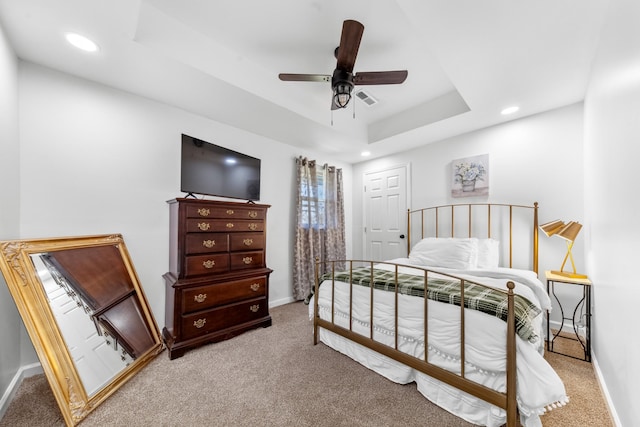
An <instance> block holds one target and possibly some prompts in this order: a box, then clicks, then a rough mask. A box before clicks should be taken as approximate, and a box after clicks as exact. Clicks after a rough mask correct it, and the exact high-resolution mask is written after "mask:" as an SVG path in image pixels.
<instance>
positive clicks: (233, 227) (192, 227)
mask: <svg viewBox="0 0 640 427" xmlns="http://www.w3.org/2000/svg"><path fill="white" fill-rule="evenodd" d="M212 231H228V232H236V231H238V232H242V231H264V221H262V220H256V221H251V220H240V219H228V220H226V219H196V218H191V219H188V220H187V233H203V232H212Z"/></svg>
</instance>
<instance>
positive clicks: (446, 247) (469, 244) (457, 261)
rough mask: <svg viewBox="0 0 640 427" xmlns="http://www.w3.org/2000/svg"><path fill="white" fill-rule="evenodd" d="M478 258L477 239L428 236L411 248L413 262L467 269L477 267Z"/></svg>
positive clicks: (410, 256) (410, 255)
mask: <svg viewBox="0 0 640 427" xmlns="http://www.w3.org/2000/svg"><path fill="white" fill-rule="evenodd" d="M477 258H478V242H477V239H461V238H451V237H447V238H436V237H427V238H425V239H422V240H420V241H419V242H418V243H417V244H416V245H415V246H414V247H413V249H412V250H411V253H410V254H409V260H410V261H411V263H412V264H416V265H425V266H429V267H443V268H455V269H461V270H467V269H471V268H475V267H476V264H477Z"/></svg>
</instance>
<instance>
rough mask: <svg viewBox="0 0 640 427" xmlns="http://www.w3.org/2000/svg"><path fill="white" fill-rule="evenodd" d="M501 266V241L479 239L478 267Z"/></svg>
mask: <svg viewBox="0 0 640 427" xmlns="http://www.w3.org/2000/svg"><path fill="white" fill-rule="evenodd" d="M499 266H500V241H499V240H496V239H478V263H477V265H476V267H477V268H498V267H499Z"/></svg>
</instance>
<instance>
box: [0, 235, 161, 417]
mask: <svg viewBox="0 0 640 427" xmlns="http://www.w3.org/2000/svg"><path fill="white" fill-rule="evenodd" d="M0 248H1V250H2V262H1V263H0V267H1V269H2V273H3V274H4V276H5V279H6V281H7V284H8V285H9V288H10V290H11V293H12V295H13V297H14V299H15V301H16V304H17V306H18V310H19V311H20V314H21V316H22V318H23V320H24V322H25V326H26V327H27V330H28V332H29V335H30V337H31V340H32V342H33V344H34V347H35V348H36V352H37V353H38V357H39V358H40V362H41V363H42V366H43V369H44V371H45V374H47V378H48V380H49V383H50V385H51V387H52V390H53V392H54V394H55V396H56V399H57V401H58V404H59V405H60V408H61V410H62V412H63V415H64V418H65V421H66V422H67V424H68V425H75V424H77V423H78V422H80V421H81V420H82V419H83V418H84V417H86V415H87V414H88V413H89V412H90V411H91V410H92V409H93V408H95V406H96V405H97V404H99V403H100V402H102V401H103V400H104V399H106V398H107V397H108V396H109V395H110V394H112V393H113V392H114V391H115V390H116V389H117V388H118V387H119V386H120V385H121V384H123V383H124V382H125V381H126V380H127V379H128V378H130V377H131V376H132V375H134V374H135V373H137V372H138V371H139V370H140V369H141V368H142V367H143V366H144V365H145V364H146V363H148V362H149V361H150V360H151V359H152V358H153V357H154V356H155V355H157V354H158V353H159V352H160V351H161V350H162V341H161V338H160V332H159V329H158V327H157V324H156V322H155V320H154V318H153V316H152V314H151V311H150V309H149V307H148V304H147V301H146V298H145V296H144V292H143V290H142V288H141V287H140V285H139V283H138V279H137V276H136V274H135V271H134V269H133V264H132V263H131V260H130V257H129V254H128V252H127V250H126V246H125V244H124V241H123V239H122V236H121V235H108V236H89V237H78V238H62V239H46V240H16V241H6V242H0Z"/></svg>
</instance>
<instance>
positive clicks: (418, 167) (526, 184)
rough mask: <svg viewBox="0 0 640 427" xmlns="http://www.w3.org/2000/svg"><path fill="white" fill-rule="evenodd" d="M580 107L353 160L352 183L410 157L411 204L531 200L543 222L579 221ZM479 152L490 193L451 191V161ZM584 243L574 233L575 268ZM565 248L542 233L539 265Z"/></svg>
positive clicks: (357, 212) (357, 244)
mask: <svg viewBox="0 0 640 427" xmlns="http://www.w3.org/2000/svg"><path fill="white" fill-rule="evenodd" d="M582 107H583V106H582V104H581V103H578V104H574V105H571V106H568V107H565V108H561V109H558V110H553V111H549V112H546V113H542V114H538V115H535V116H531V117H526V118H522V119H519V120H514V121H511V122H508V123H505V124H502V125H498V126H493V127H490V128H487V129H482V130H479V131H476V132H471V133H467V134H464V135H460V136H457V137H454V138H450V139H447V140H443V141H438V142H436V143H433V144H429V145H425V146H423V147H420V148H417V149H414V150H411V151H407V152H404V153H399V154H397V155H394V156H389V157H386V158H383V159H376V160H371V161H368V162H363V163H359V164H357V165H355V166H354V168H353V177H354V185H355V188H362V180H363V175H364V174H365V173H367V172H370V171H375V170H379V169H384V168H385V167H388V166H393V165H399V164H408V163H410V164H411V177H410V181H411V188H412V191H411V195H410V196H411V197H410V199H411V208H413V209H418V208H422V207H426V206H434V205H438V204H447V203H470V202H487V201H490V202H493V203H517V204H525V205H531V204H533V202H536V201H537V202H538V203H539V205H540V211H539V215H540V222H541V223H544V222H547V221H551V220H554V219H562V220H565V221H567V220H576V221H580V222H583V216H584V215H583V195H582V179H583V176H582V162H583V150H582V139H583V121H582V117H583V116H582ZM478 154H489V168H490V172H489V196H488V197H484V198H482V197H472V198H468V197H465V198H452V197H451V162H452V161H453V160H456V159H459V158H464V157H469V156H474V155H478ZM361 197H362V195H361V193H359V192H357V191H354V206H355V207H357V208H354V211H353V218H354V219H353V229H354V236H353V245H354V254H355V256H362V255H363V248H362V238H361V237H360V236H359V233H361V230H362V229H363V228H362V227H363V223H362V221H363V212H362V203H361ZM583 248H584V246H583V240H582V239H581V237H579V238H578V240H577V242H576V244H575V247H574V255H575V260H576V264H577V265H576V268H577V269H583V270H584V268H585V264H584V261H583V257H582V252H583ZM565 252H566V245H565V244H564V242H563V241H562V240H561V239H557V238H553V239H549V238H547V237H546V236H544V235H543V234H541V237H540V262H539V268H540V272H544V270H550V269H559V268H560V264H561V263H562V259H563V257H564V254H565ZM565 268H566V267H565ZM560 293H561V294H562V293H563V292H560ZM564 293H568V294H571V293H572V291H568V292H564ZM556 311H557V310H556Z"/></svg>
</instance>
